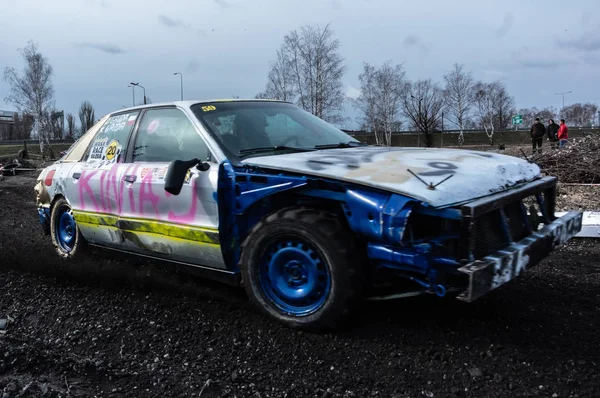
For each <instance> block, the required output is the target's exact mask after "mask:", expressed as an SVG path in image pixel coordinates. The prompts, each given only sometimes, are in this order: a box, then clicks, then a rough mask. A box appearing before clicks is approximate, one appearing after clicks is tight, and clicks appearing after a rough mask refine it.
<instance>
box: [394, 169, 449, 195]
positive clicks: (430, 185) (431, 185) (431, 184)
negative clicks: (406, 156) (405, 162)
mask: <svg viewBox="0 0 600 398" xmlns="http://www.w3.org/2000/svg"><path fill="white" fill-rule="evenodd" d="M406 170H408V172H409V173H410V174H412V175H414V176H415V177H417V179H418V180H419V181H421V182H422V183H423V184H425V185H426V186H427V189H431V190H434V189H435V188H436V187H437V186H438V185H440V184H441V183H443V182H444V181H447V180H449V179H450V178H451V177H452V176H454V174H450V175H449V176H448V177H446V178H444V179H443V180H442V181H440V182H438V183H437V184H435V185H433V183H432V182H430V183H429V184H428V183H426V182H425V181H424V180H423V179H422V178H421V177H419V176H418V175H416V174H415V173H413V171H412V170H411V169H406Z"/></svg>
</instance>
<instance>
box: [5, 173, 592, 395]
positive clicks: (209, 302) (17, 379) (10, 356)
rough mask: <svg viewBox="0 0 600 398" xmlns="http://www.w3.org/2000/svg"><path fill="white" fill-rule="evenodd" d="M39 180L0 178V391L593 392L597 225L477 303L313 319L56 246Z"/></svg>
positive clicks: (168, 270) (165, 271)
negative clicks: (320, 323) (335, 322)
mask: <svg viewBox="0 0 600 398" xmlns="http://www.w3.org/2000/svg"><path fill="white" fill-rule="evenodd" d="M33 183H34V176H29V177H27V176H18V177H15V178H13V177H11V178H6V179H4V181H2V182H0V220H1V221H0V319H9V320H10V323H9V324H8V326H6V328H5V330H3V331H0V397H2V398H9V397H18V396H21V397H40V396H43V397H59V396H60V397H204V398H207V397H319V398H321V397H525V396H528V397H533V396H535V397H597V396H599V395H600V335H599V334H598V325H600V260H599V259H600V242H598V241H597V240H596V241H591V240H590V241H583V240H578V241H575V242H572V243H570V244H569V245H568V246H566V247H564V248H563V249H561V250H559V251H557V252H555V253H554V254H553V255H552V256H551V257H550V258H548V259H547V260H545V261H544V262H543V263H542V264H540V265H539V266H538V267H536V268H534V269H532V270H530V271H529V272H528V273H527V274H525V275H523V276H521V277H520V278H519V279H518V280H515V281H513V282H511V283H509V284H507V285H505V286H503V287H502V288H500V289H498V290H497V291H495V292H492V293H490V294H489V295H487V296H486V297H484V298H482V299H480V300H479V301H477V302H475V303H472V304H465V303H461V302H458V301H456V300H442V299H437V298H434V297H420V298H419V297H417V298H411V299H403V300H398V301H394V302H387V303H376V304H369V305H367V306H366V308H364V309H363V311H361V312H360V313H359V314H357V316H356V317H355V319H354V320H353V325H352V327H348V328H345V329H343V330H340V331H339V332H337V333H335V334H326V335H316V334H307V333H302V332H297V331H292V330H289V329H286V328H284V327H282V326H279V325H278V324H275V323H273V322H272V321H270V320H268V319H266V318H263V317H262V316H260V315H258V314H257V313H256V312H255V311H253V310H252V309H251V308H249V307H248V305H247V298H246V296H245V295H244V293H243V291H241V290H239V289H235V288H230V287H226V286H223V285H220V284H218V283H212V282H207V281H205V280H202V279H200V278H198V277H196V276H194V275H190V274H188V273H185V272H183V270H182V269H178V268H175V267H173V266H161V265H159V264H155V263H152V262H148V261H145V260H140V259H137V258H132V257H128V256H124V255H121V254H114V253H110V252H101V251H98V250H94V251H91V252H90V254H89V255H88V256H86V257H84V258H82V259H80V260H78V261H73V262H68V263H65V262H63V261H60V260H59V259H58V257H57V256H56V255H55V254H54V253H53V249H52V247H51V244H50V239H49V237H46V236H44V235H43V233H42V232H41V229H40V228H39V224H38V217H37V213H36V209H35V204H34V198H35V196H34V192H33ZM1 326H2V325H0V327H1Z"/></svg>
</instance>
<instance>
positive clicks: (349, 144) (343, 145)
mask: <svg viewBox="0 0 600 398" xmlns="http://www.w3.org/2000/svg"><path fill="white" fill-rule="evenodd" d="M366 145H367V144H365V143H364V142H360V141H348V142H340V143H338V144H324V145H315V149H330V148H355V147H357V146H366Z"/></svg>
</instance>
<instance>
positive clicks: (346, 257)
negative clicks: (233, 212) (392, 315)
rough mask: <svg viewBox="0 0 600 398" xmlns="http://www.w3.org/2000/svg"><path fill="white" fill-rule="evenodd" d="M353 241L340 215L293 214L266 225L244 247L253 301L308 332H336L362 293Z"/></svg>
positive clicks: (295, 211) (263, 222)
mask: <svg viewBox="0 0 600 398" xmlns="http://www.w3.org/2000/svg"><path fill="white" fill-rule="evenodd" d="M355 250H356V248H355V245H354V242H353V236H352V234H351V233H349V231H348V230H347V228H345V227H344V226H343V225H342V223H341V222H340V221H339V219H338V218H337V217H335V215H333V214H330V213H328V212H324V211H320V210H316V209H311V208H288V209H283V210H280V211H277V212H275V213H273V214H271V215H269V216H267V217H265V218H264V219H263V220H261V221H260V222H259V223H258V224H257V225H256V226H255V227H254V228H253V229H252V231H251V232H250V234H249V235H248V237H247V238H246V240H245V241H244V243H243V245H242V255H241V261H240V268H241V270H242V277H243V281H244V286H245V288H246V292H247V293H248V295H249V297H250V299H251V301H253V302H254V304H255V305H256V306H257V307H258V308H259V309H260V310H262V311H263V312H264V313H266V314H267V315H269V316H271V317H273V318H275V319H276V320H278V321H280V322H282V323H284V324H286V325H288V326H291V327H294V328H301V329H308V330H319V329H324V328H333V327H335V326H336V325H337V324H338V323H339V322H341V321H343V320H344V319H345V318H346V317H347V316H348V315H349V314H350V312H351V310H352V307H353V306H354V304H355V303H356V302H357V301H358V299H359V297H360V293H361V276H360V270H361V269H362V268H361V266H362V264H360V261H359V258H357V257H356V254H357V252H355Z"/></svg>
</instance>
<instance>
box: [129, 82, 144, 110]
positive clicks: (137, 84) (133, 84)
mask: <svg viewBox="0 0 600 398" xmlns="http://www.w3.org/2000/svg"><path fill="white" fill-rule="evenodd" d="M129 84H131V85H132V86H138V87H140V88H141V89H142V90H144V105H146V88H145V87H144V86H141V85H140V84H139V83H129Z"/></svg>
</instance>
